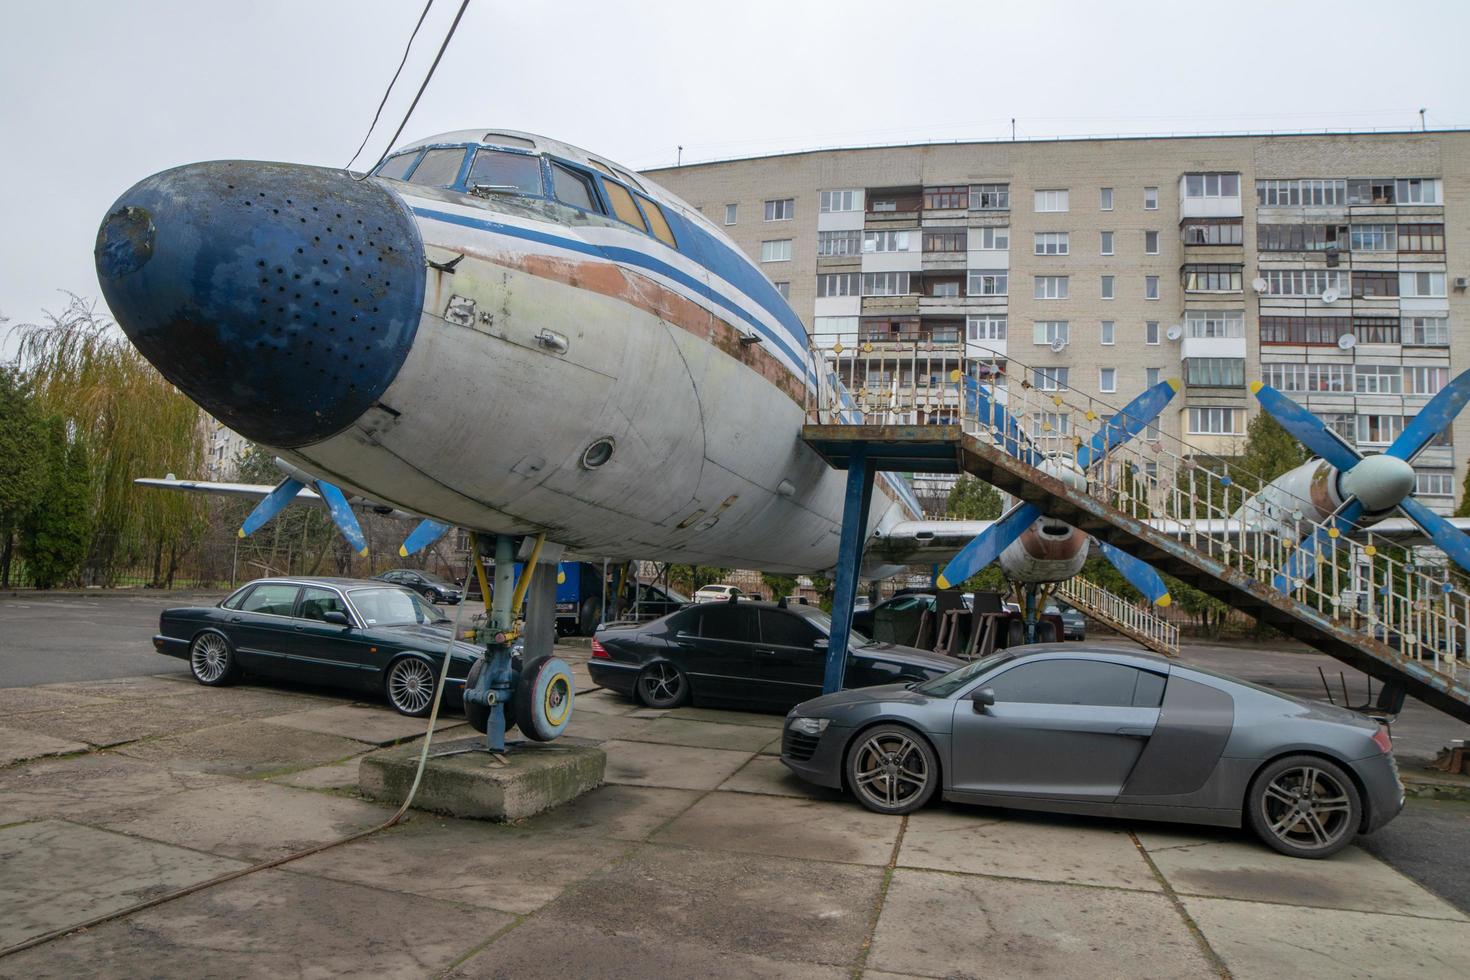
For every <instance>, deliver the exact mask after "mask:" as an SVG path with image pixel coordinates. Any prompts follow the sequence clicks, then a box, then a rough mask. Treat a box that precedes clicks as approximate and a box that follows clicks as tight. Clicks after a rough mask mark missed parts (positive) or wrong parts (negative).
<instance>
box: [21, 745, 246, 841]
mask: <svg viewBox="0 0 1470 980" xmlns="http://www.w3.org/2000/svg"><path fill="white" fill-rule="evenodd" d="M226 782H227V780H226V779H225V778H224V777H221V776H208V775H204V774H202V773H190V772H173V771H171V770H169V769H167V768H165V767H163V766H158V765H154V764H153V763H149V762H142V761H139V760H137V759H129V758H127V757H126V756H121V755H117V754H116V753H111V752H104V753H92V754H90V755H83V756H74V757H72V758H69V759H42V760H38V761H35V762H31V763H29V764H27V765H24V766H16V767H13V768H10V769H6V770H4V771H0V824H5V823H14V822H15V821H18V820H37V819H40V818H43V817H52V816H56V817H61V816H64V817H67V818H69V819H72V820H80V821H86V820H88V819H90V817H91V816H92V815H93V814H96V813H111V812H114V811H115V810H117V809H118V808H119V807H125V806H129V805H133V804H136V803H146V802H148V801H150V800H156V799H159V798H162V797H164V796H169V795H172V794H174V793H182V792H184V791H186V790H190V789H202V788H205V787H209V786H218V785H222V784H224V783H226Z"/></svg>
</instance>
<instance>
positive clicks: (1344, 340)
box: [1337, 333, 1358, 350]
mask: <svg viewBox="0 0 1470 980" xmlns="http://www.w3.org/2000/svg"><path fill="white" fill-rule="evenodd" d="M1356 346H1358V338H1357V337H1354V336H1353V335H1352V334H1350V333H1345V334H1343V335H1342V336H1341V337H1338V338H1337V349H1338V350H1352V349H1353V348H1354V347H1356Z"/></svg>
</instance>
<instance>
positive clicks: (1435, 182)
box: [1394, 177, 1444, 204]
mask: <svg viewBox="0 0 1470 980" xmlns="http://www.w3.org/2000/svg"><path fill="white" fill-rule="evenodd" d="M1394 184H1395V190H1396V191H1397V192H1398V193H1397V197H1398V203H1399V204H1443V203H1444V199H1443V198H1442V197H1441V196H1440V185H1439V179H1438V178H1434V179H1424V178H1420V177H1410V178H1408V179H1406V180H1398V181H1395V182H1394Z"/></svg>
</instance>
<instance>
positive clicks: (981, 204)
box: [970, 184, 1011, 211]
mask: <svg viewBox="0 0 1470 980" xmlns="http://www.w3.org/2000/svg"><path fill="white" fill-rule="evenodd" d="M1010 209H1011V185H1010V184H971V185H970V210H971V211H1009V210H1010Z"/></svg>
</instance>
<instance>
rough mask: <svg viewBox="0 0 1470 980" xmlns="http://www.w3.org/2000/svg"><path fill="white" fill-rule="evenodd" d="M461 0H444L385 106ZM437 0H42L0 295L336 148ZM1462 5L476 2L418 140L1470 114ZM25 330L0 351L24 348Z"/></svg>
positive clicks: (25, 89)
mask: <svg viewBox="0 0 1470 980" xmlns="http://www.w3.org/2000/svg"><path fill="white" fill-rule="evenodd" d="M458 6H459V0H436V2H435V4H434V9H433V11H432V12H431V13H430V15H429V18H428V20H427V21H426V22H425V24H424V28H423V30H422V31H421V32H420V35H419V39H418V42H417V43H416V44H415V49H414V52H413V54H412V55H411V56H410V59H409V62H408V66H407V67H406V68H405V70H404V79H403V80H402V81H401V82H400V86H399V90H398V92H397V95H396V97H395V98H394V99H393V100H391V101H390V102H389V105H388V108H387V110H386V111H385V112H384V123H383V124H381V126H380V129H379V131H377V132H376V133H375V134H374V137H373V139H372V140H371V141H370V142H369V145H368V151H367V156H368V159H369V160H371V159H375V158H376V157H377V155H378V154H379V153H380V152H382V150H383V149H384V143H385V141H386V140H387V139H388V138H389V136H391V134H392V132H393V129H394V128H396V126H397V124H398V122H399V121H400V120H401V119H402V116H403V113H404V111H405V109H406V108H407V105H408V102H409V100H410V99H411V97H412V94H413V91H414V90H415V89H416V88H417V86H418V83H419V81H420V80H421V79H422V78H423V75H424V72H425V71H426V69H427V67H428V65H429V63H430V62H431V61H432V59H433V55H434V51H435V50H436V49H437V47H438V44H439V42H440V40H441V39H442V38H443V36H444V32H445V30H446V29H447V28H448V25H449V23H450V21H451V20H452V19H453V16H454V12H455V10H456V9H457V8H458ZM421 9H422V2H421V0H398V2H390V0H295V2H287V0H271V2H257V0H248V2H247V0H231V2H213V0H129V2H116V0H90V2H84V0H46V2H44V3H30V4H7V5H5V7H4V9H3V14H0V17H3V20H0V24H3V34H0V36H3V38H4V41H3V42H0V134H3V136H4V152H3V153H0V229H3V232H4V235H3V244H0V249H3V251H0V315H5V316H8V317H10V318H11V320H12V322H24V321H29V320H35V319H38V318H39V317H40V316H41V312H42V310H43V309H59V308H60V307H62V306H63V305H64V303H65V299H64V297H63V295H62V292H61V291H62V290H71V291H74V292H77V293H80V294H82V295H83V296H88V297H96V296H99V295H100V293H99V290H98V287H97V280H96V275H95V273H94V272H93V268H92V243H93V239H94V236H95V234H96V229H97V225H98V223H99V222H100V220H101V219H102V217H103V216H104V215H105V214H106V212H107V208H108V205H109V204H111V203H112V201H113V200H114V199H116V198H117V197H118V195H120V194H121V193H122V191H124V190H125V189H126V188H127V187H128V186H129V185H131V184H132V183H133V182H135V181H137V180H139V179H140V178H142V177H145V176H147V175H148V174H150V173H154V172H156V171H158V170H162V169H164V168H167V167H171V166H175V165H178V164H182V163H188V162H192V161H196V160H209V159H219V158H231V157H244V158H255V159H268V160H292V161H299V162H305V163H313V164H325V165H332V166H342V165H344V164H345V163H346V162H347V160H348V158H349V157H350V156H351V155H352V152H353V151H354V150H355V149H356V148H357V145H358V143H359V142H361V140H362V138H363V135H364V133H365V132H366V130H367V126H368V123H369V122H370V121H371V119H372V115H373V111H374V109H375V108H376V107H377V104H378V100H379V99H380V98H381V97H382V93H383V90H384V87H385V86H386V85H387V82H388V80H389V78H390V77H391V76H392V73H393V70H394V68H395V67H396V66H397V64H398V59H399V57H400V56H401V52H402V48H403V45H404V43H405V42H406V40H407V38H408V34H409V32H410V30H411V29H412V27H413V24H414V21H415V20H416V19H417V18H418V15H419V12H420V10H421ZM1467 27H1470V3H1465V2H1464V0H1430V2H1426V0H1414V2H1412V3H1401V4H1388V3H1384V2H1383V0H1368V2H1359V0H1337V2H1331V3H1328V2H1323V0H1314V2H1310V3H1296V2H1292V0H1270V2H1256V0H1234V2H1227V3H1214V4H1190V3H1177V2H1153V0H1114V2H1112V3H1098V2H1090V0H1089V2H1044V0H1022V2H1010V0H1006V2H983V0H969V2H965V0H954V2H945V3H940V2H919V0H904V2H902V3H895V2H890V3H876V2H866V0H861V2H858V0H847V2H843V3H807V2H802V0H778V2H766V0H744V2H739V3H708V2H699V0H676V2H668V3H663V2H659V3H654V2H647V3H641V4H628V5H625V6H622V7H621V9H620V5H618V4H614V3H609V2H600V3H591V2H581V0H557V2H553V3H535V2H526V0H521V2H519V3H508V2H503V0H471V3H470V7H469V11H468V12H467V13H466V14H465V17H464V20H463V22H462V23H461V24H460V27H459V30H458V33H457V34H456V35H455V38H454V40H453V42H452V44H451V45H450V48H449V51H448V53H447V54H446V55H445V57H444V61H443V63H442V64H441V65H440V67H439V70H438V72H437V73H436V74H435V76H434V80H433V82H432V83H431V84H430V86H429V89H428V91H427V92H426V93H425V95H424V98H423V101H422V102H421V103H420V104H419V107H418V110H417V111H416V112H415V113H414V115H413V118H412V119H410V121H409V123H408V126H407V128H406V129H405V130H404V134H403V137H402V138H401V139H400V141H399V142H400V143H401V142H407V141H409V140H412V139H417V138H419V137H422V136H426V135H430V134H432V133H436V132H443V131H446V130H452V129H465V128H472V127H476V126H496V127H509V128H515V129H523V130H529V131H532V132H539V133H544V134H546V135H548V136H554V137H556V138H558V139H562V140H565V141H567V142H570V143H574V144H577V145H580V146H583V147H586V148H587V149H591V150H595V151H597V152H599V153H602V154H604V155H607V156H610V157H612V158H613V159H615V160H619V161H621V162H623V163H625V164H627V165H629V166H633V167H637V168H646V167H654V166H662V165H667V164H671V163H673V162H674V159H675V153H676V147H677V146H679V145H680V144H682V145H683V147H684V160H685V161H686V162H687V161H691V160H706V159H716V158H721V157H729V156H746V155H751V154H758V153H763V152H771V151H778V150H791V149H802V148H809V147H818V146H833V145H855V144H864V143H889V142H918V141H924V140H951V139H962V138H969V139H985V138H999V137H1004V136H1008V135H1009V133H1010V119H1011V118H1012V117H1015V118H1016V120H1017V123H1016V125H1017V130H1018V133H1019V135H1020V136H1021V137H1022V138H1028V137H1030V138H1037V137H1049V136H1057V135H1083V134H1107V133H1144V132H1179V133H1186V132H1205V131H1220V130H1228V131H1242V130H1251V131H1261V130H1272V129H1274V130H1305V129H1315V130H1319V131H1320V130H1322V129H1327V128H1330V129H1334V130H1337V129H1362V128H1372V127H1378V128H1402V127H1417V126H1418V124H1419V115H1418V111H1419V109H1420V108H1421V107H1422V108H1425V109H1427V110H1428V122H1429V126H1430V128H1436V127H1440V128H1444V127H1453V126H1466V125H1470V68H1467V63H1470V59H1467V58H1466V56H1465V42H1466V38H1467V37H1470V31H1467ZM13 346H14V345H13V343H5V344H4V345H3V347H0V352H3V354H4V355H6V356H8V355H9V354H11V353H12V352H13Z"/></svg>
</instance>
